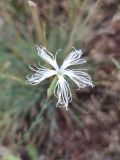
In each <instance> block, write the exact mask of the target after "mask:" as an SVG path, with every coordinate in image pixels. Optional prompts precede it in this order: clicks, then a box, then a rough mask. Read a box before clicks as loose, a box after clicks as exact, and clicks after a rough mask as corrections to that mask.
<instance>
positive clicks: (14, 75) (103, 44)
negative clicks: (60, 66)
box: [0, 0, 120, 160]
mask: <svg viewBox="0 0 120 160" xmlns="http://www.w3.org/2000/svg"><path fill="white" fill-rule="evenodd" d="M32 2H33V3H32ZM32 2H28V1H27V0H0V160H120V1H119V0H34V1H32ZM36 44H37V45H40V44H42V45H44V46H46V48H47V49H48V50H49V51H51V52H52V53H53V54H54V53H55V52H56V51H57V50H58V49H59V48H61V49H63V51H62V54H61V55H62V56H59V57H58V61H59V62H61V61H63V60H64V58H65V57H66V55H67V54H68V53H69V50H70V49H71V47H73V46H74V47H75V48H78V49H79V48H80V49H82V51H83V52H84V54H83V57H84V58H85V59H86V60H87V62H88V63H87V64H86V66H85V67H86V68H87V69H88V72H89V74H90V75H91V77H92V80H93V82H94V84H95V87H94V88H89V87H88V88H84V89H81V90H77V91H76V90H75V89H76V87H75V86H74V85H73V87H72V94H73V101H72V103H70V105H69V111H66V110H65V109H61V108H57V109H56V107H55V103H56V99H54V98H53V99H52V100H50V101H48V100H47V89H48V88H49V86H50V83H51V79H49V80H47V81H44V82H43V83H42V84H41V85H38V86H30V85H28V84H26V75H28V74H29V73H31V71H30V69H29V64H30V65H33V64H34V63H35V64H36V65H37V63H39V62H40V63H41V64H43V62H42V61H41V60H40V58H39V57H38V56H37V52H36V49H35V45H36ZM59 55H60V54H59Z"/></svg>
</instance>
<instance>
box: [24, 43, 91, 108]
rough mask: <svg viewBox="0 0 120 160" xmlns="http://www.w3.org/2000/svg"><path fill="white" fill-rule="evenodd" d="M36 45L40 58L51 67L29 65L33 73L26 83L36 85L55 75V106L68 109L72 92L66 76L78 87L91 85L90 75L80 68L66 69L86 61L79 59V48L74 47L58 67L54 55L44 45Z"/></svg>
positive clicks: (80, 53)
mask: <svg viewBox="0 0 120 160" xmlns="http://www.w3.org/2000/svg"><path fill="white" fill-rule="evenodd" d="M36 47H37V52H38V55H39V56H40V58H42V59H43V60H44V61H45V62H46V63H48V64H50V65H51V66H52V67H53V69H49V68H46V67H43V66H41V65H40V67H37V66H35V69H34V68H32V67H31V66H30V69H31V70H33V71H34V72H35V74H33V75H32V76H28V77H27V81H28V83H29V84H31V85H37V84H39V83H40V82H42V81H43V80H45V79H47V78H49V77H51V76H55V75H56V76H57V83H56V86H55V89H54V93H55V96H56V97H57V98H58V102H57V104H56V107H65V108H66V109H68V104H69V102H71V101H72V94H71V91H70V87H69V83H68V82H67V81H66V77H69V78H70V79H71V80H72V81H74V82H75V83H76V85H77V86H78V88H79V89H80V88H84V87H86V86H92V87H93V83H92V81H91V77H90V75H89V74H88V73H86V72H83V71H82V69H68V67H69V66H72V65H78V64H83V63H86V61H85V59H81V55H82V52H81V50H76V49H74V50H73V51H72V52H71V53H70V54H69V55H68V56H67V58H66V59H65V60H64V62H63V64H62V66H61V67H59V66H58V64H57V62H56V56H55V57H54V56H53V55H52V54H51V53H50V52H48V51H47V50H46V48H45V47H39V46H36Z"/></svg>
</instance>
